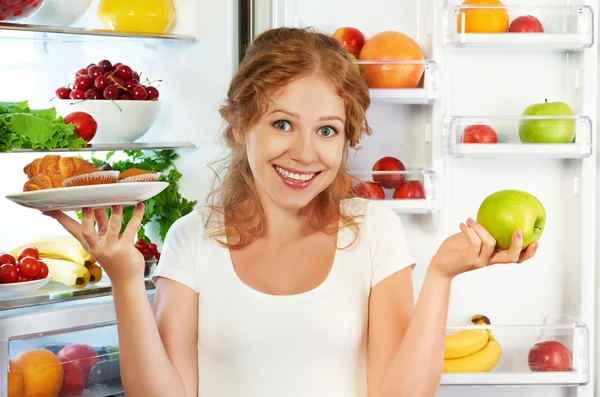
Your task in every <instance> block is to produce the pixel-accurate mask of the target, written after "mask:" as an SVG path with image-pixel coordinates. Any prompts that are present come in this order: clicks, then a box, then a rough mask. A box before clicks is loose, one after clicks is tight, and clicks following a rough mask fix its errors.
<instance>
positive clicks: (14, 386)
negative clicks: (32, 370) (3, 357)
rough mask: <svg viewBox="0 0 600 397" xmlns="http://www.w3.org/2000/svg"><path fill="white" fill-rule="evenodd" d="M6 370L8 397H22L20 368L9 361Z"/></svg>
mask: <svg viewBox="0 0 600 397" xmlns="http://www.w3.org/2000/svg"><path fill="white" fill-rule="evenodd" d="M9 368H10V369H9V370H8V397H23V373H22V372H21V368H20V367H19V366H18V365H17V364H15V363H14V361H13V360H10V367H9Z"/></svg>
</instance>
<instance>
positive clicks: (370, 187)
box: [352, 182, 385, 200]
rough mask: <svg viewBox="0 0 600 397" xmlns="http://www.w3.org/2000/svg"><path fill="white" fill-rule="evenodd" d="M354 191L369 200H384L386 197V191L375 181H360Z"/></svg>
mask: <svg viewBox="0 0 600 397" xmlns="http://www.w3.org/2000/svg"><path fill="white" fill-rule="evenodd" d="M352 193H353V194H354V195H356V196H358V197H362V198H365V199H369V200H383V199H384V198H385V192H384V191H383V189H382V188H381V186H379V185H378V184H376V183H373V182H360V183H359V184H357V185H356V186H354V188H353V189H352Z"/></svg>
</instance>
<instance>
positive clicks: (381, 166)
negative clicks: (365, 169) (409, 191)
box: [373, 156, 406, 189]
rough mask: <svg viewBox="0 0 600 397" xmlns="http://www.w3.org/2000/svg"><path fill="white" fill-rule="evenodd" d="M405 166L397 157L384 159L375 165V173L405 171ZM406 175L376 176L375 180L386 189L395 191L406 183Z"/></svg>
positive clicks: (374, 176)
mask: <svg viewBox="0 0 600 397" xmlns="http://www.w3.org/2000/svg"><path fill="white" fill-rule="evenodd" d="M405 170H406V168H404V164H402V162H401V161H400V160H398V159H397V158H395V157H390V156H387V157H383V158H380V159H379V160H377V162H376V163H375V164H374V165H373V171H405ZM405 179H406V175H404V174H375V175H373V180H374V181H375V182H376V183H378V184H379V185H381V186H383V187H384V188H386V189H395V188H397V187H398V186H400V185H401V184H402V182H404V180H405Z"/></svg>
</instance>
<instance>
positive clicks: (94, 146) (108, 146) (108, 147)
mask: <svg viewBox="0 0 600 397" xmlns="http://www.w3.org/2000/svg"><path fill="white" fill-rule="evenodd" d="M196 148H197V146H196V145H195V144H194V143H192V142H131V143H121V142H120V143H89V144H88V145H87V146H86V147H85V148H83V149H80V150H70V149H68V148H57V149H50V150H34V149H13V150H12V151H11V152H5V153H35V152H57V153H58V152H69V153H72V152H111V151H119V150H176V149H196ZM0 153H2V152H0Z"/></svg>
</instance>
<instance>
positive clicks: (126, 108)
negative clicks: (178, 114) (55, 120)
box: [52, 99, 162, 144]
mask: <svg viewBox="0 0 600 397" xmlns="http://www.w3.org/2000/svg"><path fill="white" fill-rule="evenodd" d="M52 103H53V104H54V107H55V108H56V112H57V113H58V114H59V115H61V116H63V117H66V116H67V115H68V114H69V113H71V112H85V113H88V114H89V115H91V116H92V117H93V118H94V120H96V123H98V130H97V131H96V136H94V138H93V139H92V140H91V141H90V143H92V144H94V143H130V142H135V141H136V140H137V139H139V138H140V137H141V136H143V135H144V134H145V133H146V132H148V130H149V129H150V127H152V124H154V121H155V120H156V117H157V116H158V113H159V112H160V107H161V104H162V102H161V101H160V100H156V101H121V100H119V101H108V100H84V101H78V100H72V99H60V100H56V99H55V100H54V101H52Z"/></svg>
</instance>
